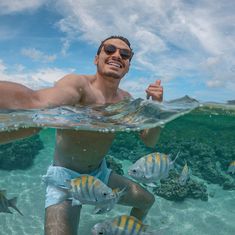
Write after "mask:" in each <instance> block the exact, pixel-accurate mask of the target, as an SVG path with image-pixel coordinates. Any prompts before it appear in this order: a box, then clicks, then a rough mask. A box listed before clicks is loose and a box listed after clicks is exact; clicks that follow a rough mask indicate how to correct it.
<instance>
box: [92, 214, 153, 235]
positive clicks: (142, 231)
mask: <svg viewBox="0 0 235 235" xmlns="http://www.w3.org/2000/svg"><path fill="white" fill-rule="evenodd" d="M147 228H148V225H145V224H143V223H142V222H141V221H140V220H138V219H136V218H135V217H133V216H128V215H122V216H118V217H115V218H114V219H113V220H110V221H105V222H103V223H98V224H96V225H95V226H94V227H93V228H92V234H93V235H98V234H102V235H118V234H122V235H156V233H153V232H148V231H147Z"/></svg>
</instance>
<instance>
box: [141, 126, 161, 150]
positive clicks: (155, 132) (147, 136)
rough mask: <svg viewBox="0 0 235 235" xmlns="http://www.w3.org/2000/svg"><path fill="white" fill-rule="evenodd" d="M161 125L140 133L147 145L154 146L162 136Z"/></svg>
mask: <svg viewBox="0 0 235 235" xmlns="http://www.w3.org/2000/svg"><path fill="white" fill-rule="evenodd" d="M160 133H161V127H154V128H151V129H145V130H143V131H142V132H141V133H140V138H141V139H142V141H143V142H144V144H145V145H146V146H147V147H151V148H154V147H155V145H156V144H157V141H158V139H159V137H160Z"/></svg>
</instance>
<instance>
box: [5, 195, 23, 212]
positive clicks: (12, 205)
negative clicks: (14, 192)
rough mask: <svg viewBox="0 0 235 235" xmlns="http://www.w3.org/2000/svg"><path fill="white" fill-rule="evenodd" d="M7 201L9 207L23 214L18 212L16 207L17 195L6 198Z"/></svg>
mask: <svg viewBox="0 0 235 235" xmlns="http://www.w3.org/2000/svg"><path fill="white" fill-rule="evenodd" d="M8 203H9V206H10V207H12V208H13V209H15V210H16V211H17V212H18V213H19V214H21V215H22V216H23V214H22V213H21V212H20V210H19V209H18V208H17V207H16V203H17V197H14V198H12V199H10V200H8Z"/></svg>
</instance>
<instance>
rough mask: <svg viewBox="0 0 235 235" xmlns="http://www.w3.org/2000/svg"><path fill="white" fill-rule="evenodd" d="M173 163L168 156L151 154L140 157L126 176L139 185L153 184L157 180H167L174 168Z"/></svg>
mask: <svg viewBox="0 0 235 235" xmlns="http://www.w3.org/2000/svg"><path fill="white" fill-rule="evenodd" d="M178 156H179V153H178V154H177V156H176V157H175V159H174V161H171V159H170V157H169V155H166V154H163V153H157V152H156V153H151V154H148V155H146V156H143V157H141V158H140V159H139V160H137V161H136V162H135V163H134V164H133V165H132V166H131V167H130V168H129V170H128V174H129V175H130V176H131V177H132V178H134V179H136V180H138V181H139V182H141V183H153V182H156V181H157V180H159V179H163V178H167V177H168V174H169V171H170V170H171V169H173V168H174V163H175V161H176V159H177V158H178Z"/></svg>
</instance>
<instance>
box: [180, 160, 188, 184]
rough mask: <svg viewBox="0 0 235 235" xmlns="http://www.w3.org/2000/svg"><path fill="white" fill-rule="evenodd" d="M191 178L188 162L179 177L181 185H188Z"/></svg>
mask: <svg viewBox="0 0 235 235" xmlns="http://www.w3.org/2000/svg"><path fill="white" fill-rule="evenodd" d="M189 177H190V172H189V167H188V164H187V162H186V163H185V165H184V167H183V170H182V172H181V174H180V177H179V184H180V185H181V186H184V185H185V184H186V183H187V181H188V179H189Z"/></svg>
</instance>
